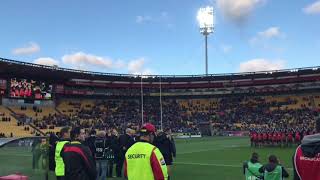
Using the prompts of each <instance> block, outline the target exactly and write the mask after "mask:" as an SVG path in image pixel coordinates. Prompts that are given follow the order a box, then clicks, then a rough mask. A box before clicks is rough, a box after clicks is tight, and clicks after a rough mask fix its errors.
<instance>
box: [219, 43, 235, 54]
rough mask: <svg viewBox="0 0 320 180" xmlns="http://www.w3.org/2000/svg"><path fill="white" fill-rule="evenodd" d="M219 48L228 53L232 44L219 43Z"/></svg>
mask: <svg viewBox="0 0 320 180" xmlns="http://www.w3.org/2000/svg"><path fill="white" fill-rule="evenodd" d="M220 48H221V50H222V52H223V53H226V54H227V53H229V52H230V51H231V50H232V46H230V45H225V44H223V45H221V47H220Z"/></svg>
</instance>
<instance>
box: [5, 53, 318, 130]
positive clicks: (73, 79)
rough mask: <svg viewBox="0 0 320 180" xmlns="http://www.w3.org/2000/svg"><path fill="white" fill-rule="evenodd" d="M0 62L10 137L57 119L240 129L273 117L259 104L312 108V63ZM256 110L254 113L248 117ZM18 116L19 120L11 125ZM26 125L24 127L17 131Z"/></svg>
mask: <svg viewBox="0 0 320 180" xmlns="http://www.w3.org/2000/svg"><path fill="white" fill-rule="evenodd" d="M0 69H1V72H0V90H1V91H0V92H1V97H2V105H1V107H0V111H1V112H2V113H4V114H5V116H8V117H10V118H11V121H10V122H1V127H5V126H6V127H8V128H1V129H2V131H5V132H4V133H5V134H6V136H10V134H11V132H12V133H13V136H30V135H35V134H36V132H40V131H41V132H44V133H46V132H50V131H53V132H56V131H58V130H59V129H60V128H61V126H64V125H72V124H81V125H83V126H85V127H89V126H92V125H93V126H95V127H97V128H103V125H107V124H109V125H110V124H112V125H113V126H117V127H121V126H123V124H124V123H133V124H135V125H139V124H141V119H143V120H144V122H147V121H151V122H153V123H155V124H156V125H157V126H160V120H161V119H163V123H164V126H169V127H171V128H173V129H174V130H175V131H177V132H185V131H188V132H193V131H199V129H198V126H197V125H198V124H199V123H203V122H207V123H210V124H212V125H217V124H220V125H222V126H224V127H226V126H227V128H229V129H228V130H231V129H241V130H248V128H249V127H252V125H266V124H269V123H270V122H273V121H271V120H267V119H268V116H267V114H266V112H267V111H270V112H276V113H283V114H286V113H289V112H290V111H291V112H292V111H294V112H296V111H298V110H301V109H309V110H310V111H311V110H312V111H319V108H320V93H319V89H320V69H319V68H318V67H311V68H301V69H292V70H290V69H289V70H279V71H268V72H250V73H234V74H212V75H209V76H202V75H190V76H188V75H184V76H165V75H163V76H143V77H142V76H136V75H129V74H108V73H98V72H88V71H81V70H73V69H65V68H60V67H52V66H43V65H38V64H32V63H25V62H19V61H15V60H9V59H4V58H1V59H0ZM40 74H41V76H39V75H40ZM160 84H161V88H162V89H161V93H160ZM30 87H32V88H33V89H32V92H30V91H29V89H30ZM141 87H142V89H141ZM141 90H142V91H143V94H141ZM141 96H142V97H143V100H144V104H143V107H144V115H143V118H141V116H142V115H141V106H142V101H141ZM160 96H161V99H162V102H161V106H162V110H163V113H162V114H160V100H159V99H160V98H159V97H160ZM242 107H245V108H242ZM246 110H247V112H246ZM250 110H252V111H251V113H250V112H249V111H250ZM258 111H259V112H260V113H261V114H262V115H261V116H260V117H255V116H254V113H258ZM240 114H246V116H245V117H244V116H242V115H240ZM304 115H305V114H304ZM162 116H163V118H161V117H162ZM283 117H286V118H287V119H286V120H283V119H282V120H283V121H286V122H291V123H292V124H297V123H296V122H297V121H298V119H300V118H301V117H293V116H290V115H285V116H283ZM263 118H265V119H263ZM61 119H62V120H61ZM244 119H250V121H248V120H245V121H244ZM261 119H262V120H261ZM18 122H21V123H22V122H23V123H25V126H21V127H17V124H18ZM101 124H102V125H101ZM29 125H30V126H29ZM26 126H28V127H29V128H31V129H30V130H29V131H24V127H26ZM13 129H14V130H13Z"/></svg>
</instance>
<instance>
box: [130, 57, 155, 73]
mask: <svg viewBox="0 0 320 180" xmlns="http://www.w3.org/2000/svg"><path fill="white" fill-rule="evenodd" d="M145 62H146V61H145V59H144V58H139V59H134V60H131V61H130V62H129V63H128V72H129V73H130V74H143V75H151V74H152V73H153V71H152V70H151V69H148V68H145V67H144V66H145Z"/></svg>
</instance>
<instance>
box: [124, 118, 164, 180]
mask: <svg viewBox="0 0 320 180" xmlns="http://www.w3.org/2000/svg"><path fill="white" fill-rule="evenodd" d="M155 132H156V128H155V127H154V125H152V124H150V123H147V124H144V125H143V127H142V128H141V130H140V141H139V142H137V143H135V144H134V145H132V146H131V147H130V148H129V149H128V151H127V153H126V155H125V162H124V175H125V177H127V178H128V180H167V179H168V170H167V165H166V162H165V160H164V158H163V156H162V154H161V152H160V150H159V149H158V148H157V147H155V146H154V145H152V144H151V143H153V140H154V137H155Z"/></svg>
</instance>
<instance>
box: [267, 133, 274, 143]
mask: <svg viewBox="0 0 320 180" xmlns="http://www.w3.org/2000/svg"><path fill="white" fill-rule="evenodd" d="M272 137H273V134H272V132H271V131H269V133H268V144H269V145H272Z"/></svg>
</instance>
